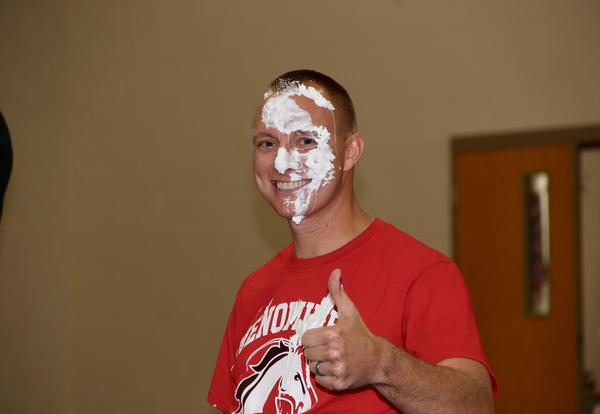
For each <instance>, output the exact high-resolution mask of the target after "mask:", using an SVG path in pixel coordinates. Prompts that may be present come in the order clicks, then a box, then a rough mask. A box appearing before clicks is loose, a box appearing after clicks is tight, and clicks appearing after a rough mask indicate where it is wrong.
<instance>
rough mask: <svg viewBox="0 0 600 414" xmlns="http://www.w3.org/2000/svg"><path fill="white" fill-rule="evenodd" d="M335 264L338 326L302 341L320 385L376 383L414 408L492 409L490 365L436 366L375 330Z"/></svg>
mask: <svg viewBox="0 0 600 414" xmlns="http://www.w3.org/2000/svg"><path fill="white" fill-rule="evenodd" d="M340 275H341V272H340V271H339V270H338V269H336V270H335V271H334V272H332V274H331V277H330V279H329V292H330V294H331V296H332V298H333V300H334V301H335V303H336V305H337V308H338V323H337V324H336V325H335V326H333V327H327V328H317V329H313V330H310V331H308V332H306V333H305V334H304V336H303V337H302V344H303V346H304V352H305V356H306V358H307V359H309V360H310V361H311V362H310V367H311V370H312V371H313V372H316V365H317V363H319V369H318V371H319V373H320V374H321V375H317V376H316V380H317V382H318V383H319V384H321V385H323V386H324V387H327V388H329V389H332V390H336V391H341V390H345V389H350V388H357V387H361V386H364V385H372V386H374V387H375V388H376V389H377V390H378V391H379V393H380V394H381V395H382V396H383V397H385V398H386V399H387V400H388V401H389V402H390V403H392V404H393V405H394V406H395V407H397V408H398V409H399V410H402V411H403V412H404V413H405V414H413V413H415V414H416V413H461V414H465V413H493V411H494V409H493V400H492V390H491V381H490V377H489V374H488V372H487V369H486V368H485V367H484V366H483V365H482V364H481V363H479V362H477V361H473V360H469V359H466V358H450V359H446V360H444V361H442V362H440V363H439V364H438V365H432V364H429V363H427V362H425V361H422V360H420V359H417V358H415V357H413V356H411V355H410V354H409V353H407V352H406V351H404V350H402V349H400V348H398V347H396V346H395V345H394V344H392V343H391V342H389V341H388V340H386V339H384V338H381V337H378V336H375V335H373V334H372V333H371V332H370V331H369V329H368V328H367V326H366V325H365V323H364V322H363V321H362V318H361V317H360V314H359V312H358V310H357V309H356V307H355V306H354V304H353V303H352V301H351V300H350V298H349V297H348V295H347V294H346V292H345V291H344V290H343V288H342V287H341V284H340Z"/></svg>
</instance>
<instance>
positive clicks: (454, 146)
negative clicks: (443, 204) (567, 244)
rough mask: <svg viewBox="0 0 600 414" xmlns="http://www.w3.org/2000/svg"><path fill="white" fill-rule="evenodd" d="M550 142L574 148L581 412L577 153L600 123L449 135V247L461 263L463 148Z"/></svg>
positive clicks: (595, 136) (598, 139)
mask: <svg viewBox="0 0 600 414" xmlns="http://www.w3.org/2000/svg"><path fill="white" fill-rule="evenodd" d="M551 144H562V145H568V146H570V147H571V148H572V150H573V158H574V160H573V165H574V168H575V173H574V174H573V177H574V181H575V182H574V183H573V188H575V189H576V191H575V194H573V197H574V200H573V203H574V204H573V205H574V207H575V208H574V215H575V217H573V222H574V226H575V228H574V232H575V234H574V239H575V269H573V274H574V275H575V292H576V295H577V296H576V301H577V303H578V304H579V306H577V309H575V315H576V318H577V320H576V321H575V324H576V330H577V333H576V334H577V338H576V341H577V346H576V349H577V362H576V365H577V366H576V369H577V376H576V378H577V384H578V390H577V392H578V394H579V412H583V402H584V395H583V392H584V390H583V384H582V375H583V353H582V348H581V347H582V343H583V315H582V314H583V309H582V275H581V214H580V213H581V212H580V209H581V205H580V198H581V197H580V191H579V189H580V188H581V186H580V185H581V179H580V171H581V167H580V163H579V155H580V151H581V150H582V149H583V148H589V147H600V125H597V124H594V125H583V126H576V127H566V128H546V129H544V128H540V129H529V130H520V131H519V130H517V131H506V132H491V133H481V134H477V133H473V134H460V135H453V136H451V137H450V145H451V160H450V169H451V171H450V177H451V180H452V183H451V185H452V187H451V189H452V192H451V197H452V199H451V201H452V203H451V206H452V207H451V208H452V212H451V216H452V223H451V237H452V246H451V248H450V251H451V254H452V257H453V258H454V260H455V261H456V262H457V263H458V264H459V265H460V258H459V257H458V254H457V248H456V246H457V241H458V238H457V226H456V222H457V199H456V197H457V190H456V186H457V183H456V176H455V163H456V156H457V155H458V154H459V153H461V152H464V151H472V150H497V149H505V148H523V147H539V146H544V145H551Z"/></svg>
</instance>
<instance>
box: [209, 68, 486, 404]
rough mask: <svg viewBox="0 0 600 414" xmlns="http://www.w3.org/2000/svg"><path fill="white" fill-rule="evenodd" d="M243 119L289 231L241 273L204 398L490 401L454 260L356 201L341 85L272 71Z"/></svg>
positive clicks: (259, 179)
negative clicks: (250, 115) (268, 255)
mask: <svg viewBox="0 0 600 414" xmlns="http://www.w3.org/2000/svg"><path fill="white" fill-rule="evenodd" d="M253 130H254V134H253V144H254V174H255V179H256V184H257V186H258V189H259V191H260V192H261V193H262V195H263V196H264V198H265V199H266V200H267V202H268V203H269V204H270V205H271V206H272V207H273V209H274V210H275V211H276V212H277V213H278V214H279V215H281V216H282V217H285V218H286V219H287V220H288V223H289V226H290V230H291V235H292V241H293V242H292V244H290V245H289V246H287V247H286V248H284V249H283V250H281V251H280V252H279V253H278V254H277V255H276V256H275V257H273V259H271V260H270V261H269V262H268V263H267V264H265V265H264V266H263V267H261V268H260V269H258V270H256V271H255V272H253V273H252V274H250V275H249V276H248V277H247V278H246V279H245V280H244V282H243V284H242V286H241V288H240V290H239V292H238V295H237V298H236V303H235V305H234V308H233V310H232V313H231V316H230V318H229V322H228V325H227V328H226V331H225V336H224V338H223V342H222V345H221V350H220V353H219V358H218V361H217V366H216V369H215V373H214V376H213V381H212V385H211V388H210V391H209V397H208V400H209V402H210V403H211V404H213V405H214V406H215V407H217V408H219V409H220V410H222V411H223V412H227V413H303V412H309V411H310V412H311V413H312V412H314V413H320V412H321V413H384V412H385V413H388V412H402V413H406V414H408V413H461V414H465V413H490V412H493V402H492V395H493V393H495V392H496V382H495V379H494V377H493V374H492V372H491V370H490V368H489V366H488V364H487V361H486V359H485V356H484V353H483V350H482V348H481V345H480V342H479V336H478V333H477V328H476V325H475V321H474V317H473V312H472V307H471V303H470V299H469V294H468V291H467V288H466V286H465V283H464V281H463V278H462V276H461V275H460V273H459V271H458V269H457V268H456V266H455V265H454V264H453V263H452V262H451V261H450V260H449V259H448V258H446V257H445V256H443V255H442V254H440V253H438V252H436V251H435V250H433V249H431V248H429V247H427V246H425V245H423V244H422V243H420V242H418V241H417V240H415V239H413V238H411V237H410V236H408V235H406V234H405V233H403V232H401V231H400V230H397V229H396V228H394V227H393V226H391V225H389V224H387V223H384V222H383V221H381V220H378V219H373V218H372V217H370V216H369V215H368V214H367V213H365V212H364V211H363V210H362V209H361V208H360V207H359V205H358V202H357V200H356V197H355V196H354V192H353V172H354V167H355V165H356V164H357V162H358V160H359V159H360V157H361V155H362V153H363V151H364V146H365V143H364V140H363V137H362V136H361V134H360V133H359V132H358V131H357V128H356V117H355V114H354V108H353V104H352V101H351V99H350V96H349V95H348V93H347V92H346V90H345V89H344V88H343V87H342V86H341V85H339V84H338V83H337V82H335V81H334V80H332V79H331V78H329V77H327V76H325V75H323V74H321V73H318V72H315V71H308V70H300V71H293V72H289V73H286V74H284V75H281V76H279V77H278V78H277V79H275V80H274V81H273V82H272V83H271V85H270V86H269V88H268V89H267V92H266V93H265V94H264V97H263V99H262V100H261V102H260V103H259V106H258V109H257V112H256V117H255V120H254V125H253ZM342 279H343V284H342Z"/></svg>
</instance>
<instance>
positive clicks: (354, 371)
mask: <svg viewBox="0 0 600 414" xmlns="http://www.w3.org/2000/svg"><path fill="white" fill-rule="evenodd" d="M341 275H342V272H341V270H340V269H335V270H334V271H333V272H331V276H329V283H328V287H329V293H330V294H331V297H332V298H333V302H334V304H335V305H336V306H337V312H338V320H337V324H336V325H335V326H331V327H324V328H316V329H311V330H309V331H307V332H306V333H305V334H304V335H303V336H302V339H301V343H302V346H303V347H304V355H305V357H306V359H308V360H309V361H310V362H309V363H310V370H311V371H312V372H313V373H315V374H316V380H317V382H318V383H319V384H321V385H322V386H324V387H326V388H329V389H331V390H335V391H341V390H345V389H349V388H357V387H361V386H363V385H367V384H373V383H375V381H376V378H377V377H378V375H377V374H378V370H379V366H380V355H381V353H382V349H381V340H380V339H381V338H378V337H376V336H375V335H373V334H372V333H371V331H369V329H368V328H367V326H366V325H365V323H364V322H363V320H362V318H361V316H360V313H359V312H358V309H356V306H354V303H353V302H352V300H351V299H350V297H349V296H348V294H347V293H346V292H345V291H344V288H343V286H342V284H341V280H340V278H341ZM317 364H318V367H317Z"/></svg>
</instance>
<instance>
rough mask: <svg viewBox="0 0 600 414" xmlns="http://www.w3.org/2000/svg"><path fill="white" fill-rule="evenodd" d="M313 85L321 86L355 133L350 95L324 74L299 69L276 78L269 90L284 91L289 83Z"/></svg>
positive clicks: (355, 123) (354, 114) (354, 115)
mask: <svg viewBox="0 0 600 414" xmlns="http://www.w3.org/2000/svg"><path fill="white" fill-rule="evenodd" d="M294 82H300V83H314V84H317V85H319V86H321V87H322V88H323V89H325V91H326V92H327V93H328V95H329V96H330V98H332V99H333V100H334V101H335V103H336V105H335V107H336V111H339V113H340V115H342V117H343V119H344V121H345V124H346V126H347V127H348V129H349V130H350V131H351V132H356V131H357V128H358V126H357V122H356V112H355V111H354V104H353V103H352V98H350V94H349V93H348V91H347V90H346V88H344V87H343V86H342V85H340V84H339V83H338V82H336V81H335V80H334V79H332V78H331V77H329V76H327V75H325V74H324V73H321V72H317V71H316V70H311V69H299V70H292V71H289V72H286V73H284V74H282V75H279V76H277V77H276V78H275V79H274V80H273V81H272V82H271V83H270V84H269V89H272V90H275V91H278V90H282V89H285V88H286V87H288V86H289V85H290V83H294Z"/></svg>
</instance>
